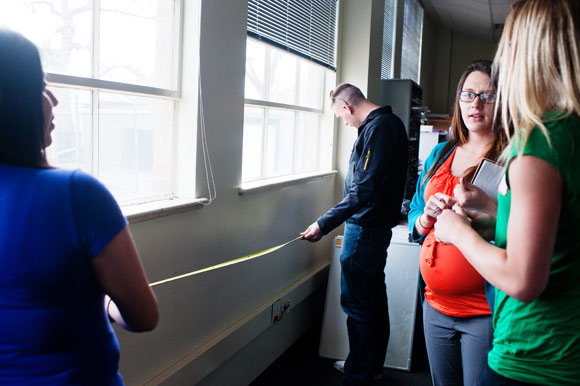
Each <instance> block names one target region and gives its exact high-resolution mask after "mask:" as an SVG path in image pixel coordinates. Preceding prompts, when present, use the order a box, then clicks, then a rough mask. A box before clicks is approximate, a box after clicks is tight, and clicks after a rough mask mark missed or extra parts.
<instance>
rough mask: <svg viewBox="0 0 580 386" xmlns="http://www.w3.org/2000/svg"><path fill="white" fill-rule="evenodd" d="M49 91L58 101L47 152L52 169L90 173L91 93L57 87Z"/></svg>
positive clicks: (91, 142)
mask: <svg viewBox="0 0 580 386" xmlns="http://www.w3.org/2000/svg"><path fill="white" fill-rule="evenodd" d="M49 89H50V90H51V91H52V92H53V94H54V95H55V96H56V98H57V99H58V106H56V107H55V109H54V125H55V129H54V131H53V132H52V145H50V146H49V147H48V148H47V149H46V153H47V157H48V161H49V163H50V164H51V165H52V166H56V167H60V168H65V169H82V170H83V171H85V172H87V173H90V172H92V168H91V161H92V160H91V154H92V146H93V145H92V144H93V141H92V136H91V132H92V131H91V127H92V113H91V109H92V106H91V99H92V98H91V92H90V91H87V90H75V89H67V88H60V87H52V86H50V87H49Z"/></svg>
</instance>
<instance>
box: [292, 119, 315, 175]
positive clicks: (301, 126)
mask: <svg viewBox="0 0 580 386" xmlns="http://www.w3.org/2000/svg"><path fill="white" fill-rule="evenodd" d="M319 144H320V120H319V115H318V114H311V113H303V112H301V113H299V114H298V131H297V133H296V166H295V172H296V173H304V172H310V171H314V170H318V154H319V153H320V151H319V146H320V145H319Z"/></svg>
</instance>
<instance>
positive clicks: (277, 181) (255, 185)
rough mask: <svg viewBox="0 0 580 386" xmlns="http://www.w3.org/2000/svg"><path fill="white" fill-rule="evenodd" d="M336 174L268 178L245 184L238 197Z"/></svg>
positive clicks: (334, 172) (321, 173)
mask: <svg viewBox="0 0 580 386" xmlns="http://www.w3.org/2000/svg"><path fill="white" fill-rule="evenodd" d="M336 173H337V171H336V170H332V171H329V172H315V173H304V174H293V175H291V176H282V177H275V178H268V179H263V180H258V181H252V182H245V183H243V184H242V186H240V188H239V189H238V193H239V194H240V195H244V194H249V193H255V192H264V191H269V190H273V189H280V188H283V187H285V186H289V185H295V184H297V183H301V182H306V181H312V180H318V179H321V178H327V177H332V176H334V175H335V174H336Z"/></svg>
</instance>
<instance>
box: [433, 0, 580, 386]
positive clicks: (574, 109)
mask: <svg viewBox="0 0 580 386" xmlns="http://www.w3.org/2000/svg"><path fill="white" fill-rule="evenodd" d="M578 23H580V4H578V2H577V1H576V0H527V1H517V2H516V3H515V4H514V5H513V6H512V9H511V11H510V13H509V15H508V17H507V20H506V24H505V26H504V31H503V34H502V38H501V41H500V44H499V48H498V52H497V54H496V57H495V62H494V65H495V66H497V67H498V68H499V73H498V74H497V76H498V103H497V105H498V107H499V108H500V109H501V119H502V123H503V127H504V128H507V129H508V130H509V133H508V135H510V133H511V140H510V145H509V146H508V148H507V150H506V152H505V154H504V157H505V160H506V169H505V170H506V171H505V175H504V180H503V182H502V183H501V184H500V187H499V191H498V214H497V220H496V223H495V227H496V230H495V246H494V245H492V244H489V243H488V242H486V241H485V240H484V239H483V238H481V236H479V235H478V233H477V232H475V231H474V230H473V229H472V228H471V225H470V219H469V218H468V217H467V216H466V213H465V212H464V211H463V209H462V208H461V207H459V206H458V205H456V206H455V207H454V208H453V210H446V211H444V212H443V213H442V214H440V215H439V217H438V218H437V224H436V225H435V227H436V230H435V236H436V237H437V239H438V240H440V241H442V242H446V243H449V244H453V245H455V246H456V247H458V248H459V250H460V251H461V252H462V253H463V254H464V255H465V257H466V258H467V260H468V261H469V262H470V263H471V264H472V265H473V266H474V267H475V268H476V269H477V271H478V272H479V273H481V275H482V276H483V277H485V279H487V280H488V281H489V282H491V283H492V284H493V285H494V286H495V287H496V299H495V312H494V318H493V325H494V329H495V331H494V340H493V349H492V350H491V351H490V353H489V355H488V369H487V370H486V372H485V374H484V376H483V378H482V385H522V384H523V385H526V384H543V385H578V384H579V383H580V232H579V231H578V226H579V224H580V53H579V51H580V47H579V43H580V25H579V24H578Z"/></svg>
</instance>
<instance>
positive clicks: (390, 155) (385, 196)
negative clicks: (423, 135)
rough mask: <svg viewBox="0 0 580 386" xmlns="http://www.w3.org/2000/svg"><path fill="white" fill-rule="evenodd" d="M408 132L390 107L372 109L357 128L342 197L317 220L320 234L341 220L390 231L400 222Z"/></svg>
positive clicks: (336, 225)
mask: <svg viewBox="0 0 580 386" xmlns="http://www.w3.org/2000/svg"><path fill="white" fill-rule="evenodd" d="M408 153H409V152H408V141H407V132H406V130H405V126H404V125H403V122H402V121H401V120H400V119H399V117H397V116H396V115H395V114H393V111H392V109H391V107H390V106H384V107H380V108H377V109H375V110H373V111H372V112H371V113H370V114H369V115H368V116H367V117H366V119H365V120H364V121H363V122H362V124H361V125H360V127H359V128H358V137H357V139H356V141H355V143H354V147H353V150H352V154H351V156H350V161H349V169H348V173H347V176H346V179H345V181H344V198H343V200H342V201H341V202H339V203H338V204H336V205H335V206H334V207H332V208H331V209H330V210H329V211H328V212H326V213H325V214H323V215H322V216H320V217H319V218H318V220H317V222H318V225H319V226H320V229H321V230H322V233H323V234H327V233H328V232H330V231H331V230H333V229H334V228H336V227H338V226H339V225H340V224H342V223H343V222H344V221H348V222H350V223H354V224H358V225H360V226H362V227H369V228H384V227H387V228H392V227H394V226H395V225H397V224H398V223H399V221H400V219H401V203H402V200H403V194H404V191H405V180H406V176H407V165H408Z"/></svg>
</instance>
